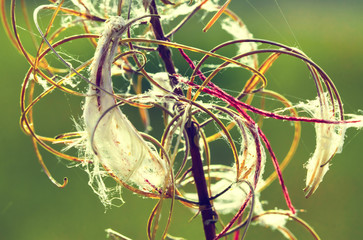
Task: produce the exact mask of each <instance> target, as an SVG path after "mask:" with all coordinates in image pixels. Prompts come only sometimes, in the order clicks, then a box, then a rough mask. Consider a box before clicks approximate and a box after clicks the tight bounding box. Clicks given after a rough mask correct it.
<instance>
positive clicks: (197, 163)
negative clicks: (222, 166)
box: [185, 122, 216, 240]
mask: <svg viewBox="0 0 363 240" xmlns="http://www.w3.org/2000/svg"><path fill="white" fill-rule="evenodd" d="M185 130H186V132H187V135H188V140H189V146H190V155H191V157H192V173H193V177H194V180H195V186H196V188H197V192H198V199H199V210H200V212H201V215H202V220H203V227H204V234H205V238H206V240H213V239H214V238H215V236H216V229H215V222H216V218H215V217H216V214H215V212H214V210H213V206H212V204H211V202H210V200H209V193H208V188H207V182H206V180H205V175H204V171H203V163H202V158H201V155H200V149H199V133H198V128H197V125H196V123H195V122H188V123H187V124H185Z"/></svg>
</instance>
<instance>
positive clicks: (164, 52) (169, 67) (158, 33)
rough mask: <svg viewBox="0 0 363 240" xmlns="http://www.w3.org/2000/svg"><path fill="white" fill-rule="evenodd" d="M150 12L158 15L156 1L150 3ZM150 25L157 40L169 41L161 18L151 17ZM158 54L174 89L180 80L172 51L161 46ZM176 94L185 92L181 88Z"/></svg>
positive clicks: (177, 89)
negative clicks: (177, 76)
mask: <svg viewBox="0 0 363 240" xmlns="http://www.w3.org/2000/svg"><path fill="white" fill-rule="evenodd" d="M149 11H150V14H155V15H158V10H157V7H156V3H155V0H152V1H151V2H150V5H149ZM150 23H151V26H152V29H153V32H154V35H155V38H156V39H157V40H162V41H169V39H168V38H167V37H165V34H164V31H163V28H162V26H161V23H160V18H159V17H156V16H155V17H151V19H150ZM158 52H159V55H160V57H161V59H162V60H163V62H164V66H165V69H166V71H167V72H168V74H169V80H170V85H171V87H172V88H174V87H175V86H176V85H177V84H178V80H177V78H176V77H175V73H176V71H175V67H174V63H173V59H172V58H171V51H170V49H169V48H168V47H167V46H163V45H159V46H158ZM174 93H176V94H178V95H183V91H182V90H181V89H180V88H175V89H174Z"/></svg>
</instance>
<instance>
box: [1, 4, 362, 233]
mask: <svg viewBox="0 0 363 240" xmlns="http://www.w3.org/2000/svg"><path fill="white" fill-rule="evenodd" d="M49 2H50V4H49V5H40V6H38V7H37V8H36V9H35V10H34V12H33V20H34V24H35V26H36V28H37V29H36V30H37V31H36V32H37V34H38V36H40V42H39V41H38V39H36V38H33V42H34V47H35V50H36V51H35V52H36V53H35V54H31V53H30V52H31V51H28V50H27V49H26V48H25V47H24V45H23V43H22V38H21V37H20V36H19V34H18V25H17V22H16V1H15V0H12V1H11V11H10V19H11V20H10V21H9V22H8V20H7V18H6V10H5V1H4V0H2V1H1V9H2V16H3V18H2V20H3V23H4V26H5V29H6V31H7V33H8V35H9V38H10V39H11V41H12V43H13V44H14V45H15V47H16V48H17V49H18V50H19V52H21V53H22V54H23V55H24V57H25V58H26V59H27V61H28V62H29V64H30V68H29V70H28V72H27V74H26V76H25V79H24V82H23V85H22V89H21V113H22V115H21V127H22V129H23V130H24V132H25V133H26V134H28V135H29V136H31V139H32V141H33V144H34V148H35V152H36V154H37V156H38V159H39V162H40V164H41V166H42V168H43V169H44V172H45V173H46V175H47V176H48V178H49V179H50V180H51V181H52V182H53V183H54V184H55V185H56V186H58V187H61V188H62V187H65V186H66V184H67V179H64V181H63V183H59V182H58V181H57V180H55V179H54V178H53V177H52V175H51V173H50V172H49V171H48V169H47V167H46V165H45V163H44V162H43V159H42V155H41V152H40V151H39V146H40V147H42V148H44V149H46V150H48V151H49V152H51V153H53V154H54V155H56V156H58V157H60V158H62V159H66V160H69V161H70V162H71V163H74V164H73V165H75V166H78V167H80V168H83V169H84V170H85V171H87V173H88V174H89V178H90V180H89V185H90V186H91V187H92V189H93V190H94V192H95V193H96V194H97V195H98V196H99V198H100V200H101V202H102V203H103V204H104V205H105V206H106V207H109V206H112V205H115V201H116V200H121V201H122V198H121V187H123V188H127V189H128V190H130V191H132V192H134V193H136V194H138V195H140V196H143V197H146V198H154V199H158V202H157V204H156V206H155V208H154V209H153V210H152V212H151V213H150V218H149V221H148V223H147V236H148V239H156V238H161V239H178V238H176V237H172V236H171V235H169V234H168V228H169V226H170V224H171V221H172V218H171V217H172V214H173V205H174V203H175V201H179V202H180V203H182V204H183V205H185V207H187V208H190V209H191V210H192V211H194V212H195V213H196V214H201V216H202V223H203V228H204V232H205V238H206V239H208V240H211V239H220V238H223V237H228V236H231V235H233V239H240V238H241V239H244V238H245V236H246V232H247V229H248V227H249V225H250V223H251V222H255V223H258V224H260V225H263V226H267V227H270V228H271V229H276V230H278V231H280V232H281V233H282V235H284V236H285V237H286V238H288V239H296V238H295V237H294V235H293V233H292V232H290V231H289V229H288V228H287V227H286V226H285V224H286V222H287V221H288V220H294V221H295V222H297V223H299V224H301V225H302V226H303V227H305V228H306V230H307V231H309V232H310V233H311V235H312V236H313V237H314V238H315V239H319V237H318V235H317V233H316V232H315V231H314V230H313V228H312V227H311V226H309V225H308V224H307V223H306V222H304V221H303V220H302V219H300V218H299V217H298V216H297V212H298V211H296V210H295V208H294V207H293V204H292V202H291V199H290V197H289V194H288V190H287V188H286V186H285V183H284V179H283V176H282V171H283V169H284V168H285V167H286V165H287V164H288V163H289V161H290V160H291V159H292V158H293V156H294V153H295V150H296V149H297V147H298V144H299V139H300V133H301V126H300V123H301V122H309V123H314V124H315V131H316V147H315V150H314V152H313V154H312V157H311V158H310V159H309V160H308V162H307V164H306V169H307V177H306V188H305V189H304V191H305V194H306V197H309V196H311V195H312V194H313V193H314V192H315V191H316V189H317V188H318V186H319V184H320V183H321V181H322V180H323V177H324V175H325V174H326V172H327V170H328V168H329V163H330V161H331V159H332V158H333V156H334V155H335V154H336V153H339V152H340V151H341V150H342V146H343V142H344V135H345V130H346V129H347V128H349V127H355V128H360V127H362V126H363V123H362V120H363V116H358V115H352V114H350V115H347V114H344V110H343V103H342V101H341V99H340V97H339V93H338V90H337V89H336V88H335V86H334V84H333V82H332V80H331V79H330V77H329V76H328V75H327V74H326V73H325V72H324V70H323V69H321V68H320V67H319V66H318V65H317V64H316V63H315V62H313V61H312V60H311V59H310V58H309V57H308V56H306V55H305V54H304V53H303V52H302V51H300V50H299V49H296V48H292V47H289V46H285V45H283V44H280V43H276V42H273V41H269V40H260V39H254V38H253V37H252V34H251V33H250V32H249V31H248V29H247V27H246V26H245V25H244V23H243V22H242V20H241V19H240V18H238V17H237V16H236V15H235V14H234V13H233V12H232V11H231V10H230V9H228V4H229V3H230V2H231V0H227V1H219V0H209V1H208V0H203V1H175V2H171V1H169V0H161V2H162V3H160V4H159V5H158V6H157V5H156V2H155V0H143V1H140V0H139V1H131V0H130V1H122V0H119V1H116V0H113V1H110V0H99V1H96V0H72V1H52V0H50V1H49ZM21 3H22V9H23V15H24V17H25V20H26V22H27V23H28V24H27V26H28V30H29V31H30V32H33V30H32V29H31V27H30V26H31V24H30V22H31V20H30V19H28V16H27V14H26V13H27V11H28V9H27V7H26V4H25V1H24V0H22V1H21ZM197 14H198V16H199V17H201V18H203V19H205V20H209V19H210V21H209V22H208V24H207V25H206V27H205V28H204V29H203V31H208V30H209V29H211V28H212V29H213V27H214V26H213V25H214V24H219V25H220V26H221V28H222V29H223V30H224V31H225V32H226V34H228V35H230V36H231V40H230V41H227V42H223V43H221V44H219V45H217V46H216V47H214V48H213V49H211V50H209V49H207V50H203V49H199V48H196V47H193V46H191V45H183V44H181V43H177V42H176V41H174V40H173V39H174V35H176V34H177V33H179V32H180V31H183V30H184V29H185V28H188V26H186V24H187V23H188V22H189V21H191V19H193V18H194V17H195V15H197ZM211 14H214V16H213V17H212V18H211ZM43 16H44V18H45V19H46V20H44V21H40V19H41V18H42V20H43ZM44 24H45V27H44ZM164 29H169V32H168V33H165V32H164ZM211 31H212V30H211ZM193 37H195V38H196V37H198V38H203V33H201V34H200V36H193ZM85 39H86V40H89V42H90V44H89V50H88V53H90V52H92V53H93V52H94V54H92V55H93V57H92V58H90V59H89V60H85V61H84V60H77V59H76V58H77V57H76V56H72V55H71V54H69V53H68V54H66V53H65V51H62V50H60V49H66V47H65V46H66V45H67V44H69V43H75V42H77V41H84V40H85ZM205 41H208V39H206V40H205ZM232 47H233V49H234V50H235V52H234V53H233V55H232V57H228V56H227V55H228V54H227V52H226V51H225V49H232ZM229 55H230V54H229ZM282 55H288V56H290V57H291V58H296V59H299V60H301V62H302V63H303V64H305V65H306V66H307V68H308V69H309V71H310V74H311V78H312V79H313V81H314V84H315V86H316V93H317V94H316V95H317V97H316V99H314V100H306V101H304V102H299V103H291V102H290V101H289V100H288V99H287V98H286V97H284V96H282V95H281V94H279V93H277V92H275V91H271V90H268V89H267V82H268V80H267V78H266V76H265V74H266V73H267V72H268V71H269V70H270V68H271V67H272V66H273V63H274V62H275V61H276V60H278V59H279V57H280V56H282ZM85 56H87V54H86V53H85ZM176 56H177V57H179V58H181V59H183V61H184V62H182V61H178V64H179V65H180V66H178V65H177V64H176V61H174V58H176ZM190 56H193V57H190ZM258 56H267V57H266V58H265V59H264V60H263V61H262V63H261V64H260V63H259V61H258ZM54 57H55V58H54ZM159 62H161V63H162V64H158V63H159ZM60 64H61V65H60ZM185 65H187V66H188V68H189V70H190V71H189V72H188V71H187V73H182V72H181V71H179V70H178V68H183V67H184V68H185ZM233 69H241V70H245V71H248V72H249V73H250V76H249V78H246V79H241V80H238V82H243V83H244V86H243V87H242V88H241V89H240V90H238V83H237V80H236V78H235V79H225V78H223V77H222V78H221V77H220V76H221V75H222V74H221V72H226V71H233ZM188 73H189V74H188ZM222 76H223V75H222ZM216 79H218V81H217V80H216ZM221 81H229V82H232V84H236V87H235V89H233V90H234V91H229V90H224V89H223V88H221V87H220V86H218V85H217V82H221ZM120 82H121V83H122V84H123V85H124V86H123V87H122V89H120V88H116V87H114V86H113V84H116V83H117V84H120ZM39 89H41V91H40V93H39ZM56 91H61V92H64V93H66V94H70V95H75V96H78V97H79V99H80V101H82V100H84V101H83V107H82V111H83V114H82V116H81V117H80V119H77V117H74V116H73V118H74V119H75V128H76V130H77V131H75V130H74V129H71V130H70V132H67V133H61V134H59V135H57V136H55V137H49V136H42V135H40V134H38V133H37V131H36V126H37V125H36V123H35V122H34V117H33V108H34V106H35V105H37V104H38V103H39V102H40V101H43V100H46V97H47V96H48V95H49V94H51V93H53V92H56ZM236 92H237V94H236ZM255 98H258V99H262V101H261V102H262V104H260V105H257V106H256V103H255V102H256V101H253V100H254V99H255ZM268 101H273V102H278V103H280V104H281V105H282V106H283V108H279V109H277V110H274V111H272V110H268V108H265V106H266V102H268ZM125 106H131V107H134V108H137V109H138V111H139V114H140V119H141V121H142V122H143V124H144V126H145V130H144V131H140V130H138V129H136V128H135V127H134V124H133V123H132V122H131V121H130V120H129V119H128V117H127V114H126V112H125V111H124V110H123V109H124V108H125ZM152 110H155V111H156V112H158V113H159V114H160V116H161V118H162V122H163V125H164V127H163V129H162V130H160V136H161V137H160V136H159V135H157V134H155V135H154V136H152V135H150V130H151V129H152V127H153V124H154V123H158V122H160V117H158V118H157V119H153V118H151V117H150V116H155V115H149V112H150V111H152ZM69 117H72V116H69ZM266 118H273V119H276V120H280V121H289V122H291V123H292V124H293V127H294V136H293V139H292V140H291V146H290V149H289V151H288V153H287V154H286V156H285V158H284V159H283V160H282V161H278V159H277V158H276V156H275V153H274V150H273V149H272V147H271V144H270V142H269V139H268V138H267V137H266V135H265V134H264V131H263V129H262V123H263V121H264V119H266ZM153 132H154V131H153ZM157 136H159V137H157ZM220 139H222V140H224V143H227V145H228V149H229V151H230V152H231V153H232V156H233V157H232V158H231V159H228V158H226V159H223V161H216V160H215V159H214V158H213V155H212V154H211V146H210V144H211V143H212V142H214V141H217V140H220ZM220 143H221V144H222V145H223V143H222V142H221V141H220ZM54 144H56V146H59V145H63V148H62V149H61V150H60V149H58V148H57V147H56V146H55V145H54ZM72 149H73V150H74V149H77V152H78V154H77V155H75V156H73V155H72V154H71V153H72ZM265 151H267V153H266V152H265ZM266 159H271V161H272V163H273V166H274V169H275V172H273V173H272V174H271V175H269V176H264V168H265V165H266ZM110 177H111V178H113V179H114V180H115V181H113V184H110V182H109V181H107V182H106V181H105V179H107V178H110ZM276 179H278V181H279V183H280V185H281V188H282V194H283V196H284V198H285V201H286V206H287V207H286V208H287V209H286V210H283V209H281V210H277V209H273V210H265V209H264V208H263V204H262V202H261V200H260V199H261V194H262V191H263V190H264V189H266V188H267V187H268V186H269V185H270V184H271V182H273V181H274V180H276ZM190 185H195V188H191V187H190ZM166 199H170V201H168V203H169V204H170V206H169V211H168V214H167V218H168V219H167V221H166V222H167V223H166V225H165V226H163V228H161V227H160V226H159V225H160V224H159V222H160V217H161V213H162V205H163V204H165V203H166ZM231 213H232V214H234V217H233V218H232V219H229V220H226V217H224V216H223V215H226V214H231ZM163 216H164V215H163ZM107 232H108V235H109V237H110V238H112V239H128V238H127V237H125V236H123V235H122V234H119V233H117V232H115V231H113V230H110V229H108V230H107Z"/></svg>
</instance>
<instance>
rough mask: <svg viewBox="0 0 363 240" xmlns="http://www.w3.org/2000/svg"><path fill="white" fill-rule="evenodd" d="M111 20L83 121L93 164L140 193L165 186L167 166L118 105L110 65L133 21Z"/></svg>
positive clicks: (96, 60)
mask: <svg viewBox="0 0 363 240" xmlns="http://www.w3.org/2000/svg"><path fill="white" fill-rule="evenodd" d="M134 21H135V19H134V20H132V21H130V22H125V21H124V20H123V19H122V18H121V17H112V18H111V19H109V20H108V21H107V22H106V25H105V28H104V31H103V33H102V36H101V37H100V39H99V41H98V45H97V49H96V52H95V55H94V60H93V63H92V66H91V73H90V81H91V83H92V84H90V86H89V90H88V97H86V101H85V105H84V113H83V118H84V122H85V130H86V132H87V139H88V141H89V143H88V145H89V147H90V148H91V149H92V150H91V155H93V161H95V164H98V163H100V164H101V165H102V166H103V167H104V168H105V169H106V170H107V172H108V173H110V174H111V175H113V176H114V177H116V178H117V179H120V180H121V181H123V182H124V183H126V184H128V185H131V186H133V187H136V188H138V189H140V190H143V191H147V192H151V191H158V190H159V189H160V188H162V187H163V186H164V182H165V176H166V174H167V167H166V164H165V163H164V160H163V159H161V158H160V156H159V155H158V153H157V151H156V149H154V147H153V146H152V145H151V144H148V143H147V142H146V141H144V140H143V138H142V137H141V135H140V134H139V133H138V131H137V130H136V129H135V127H134V126H133V125H132V124H131V122H130V121H129V120H128V119H127V117H126V116H125V115H124V114H123V113H122V112H121V110H120V108H119V107H118V106H115V105H116V99H115V96H114V95H113V86H112V79H111V66H112V62H113V60H114V57H115V54H116V52H117V48H118V42H119V39H120V38H121V35H122V33H123V32H124V31H125V30H126V29H127V27H128V26H129V25H130V24H131V23H132V22H134Z"/></svg>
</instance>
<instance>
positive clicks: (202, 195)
mask: <svg viewBox="0 0 363 240" xmlns="http://www.w3.org/2000/svg"><path fill="white" fill-rule="evenodd" d="M149 11H150V14H155V15H157V14H158V11H157V7H156V4H155V0H152V1H151V3H150V5H149ZM150 23H151V25H152V28H153V32H154V35H155V38H156V39H157V40H163V41H168V40H169V39H168V38H166V37H165V35H164V31H163V28H162V26H161V23H160V19H159V18H158V17H151V19H150ZM158 52H159V55H160V57H161V59H162V60H163V62H164V66H165V69H166V71H167V72H168V74H169V80H170V85H171V86H172V87H173V88H174V93H175V94H177V95H180V96H182V95H184V94H183V91H182V90H181V88H178V87H176V86H177V84H178V83H179V81H178V79H177V77H176V71H175V67H174V63H173V60H172V58H171V51H170V49H169V48H168V47H167V46H163V45H159V46H158ZM185 130H186V132H187V135H188V139H189V145H190V154H191V157H192V173H193V178H194V182H195V185H196V188H197V193H198V199H199V203H200V207H199V209H200V212H201V215H202V219H203V227H204V233H205V237H206V240H213V239H214V238H215V235H216V232H215V216H216V213H215V212H214V210H213V206H212V203H211V202H210V200H209V199H210V197H209V192H208V187H207V183H206V180H205V176H204V170H203V163H202V158H201V155H200V149H199V142H198V139H199V132H198V128H197V127H196V123H195V122H193V121H191V122H188V123H187V124H186V125H185Z"/></svg>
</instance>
